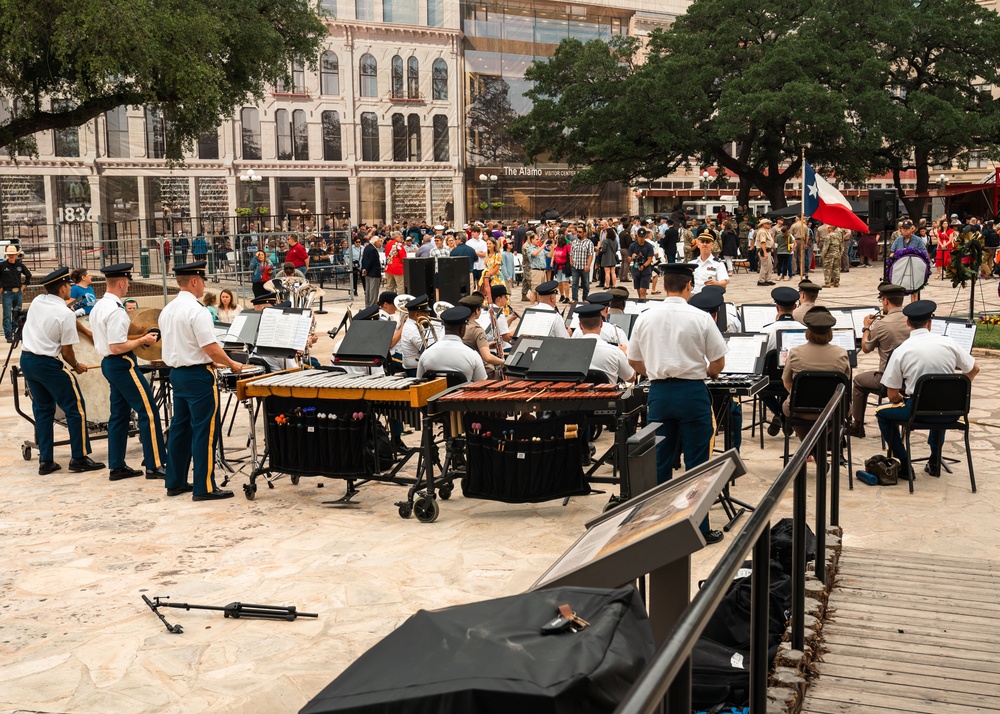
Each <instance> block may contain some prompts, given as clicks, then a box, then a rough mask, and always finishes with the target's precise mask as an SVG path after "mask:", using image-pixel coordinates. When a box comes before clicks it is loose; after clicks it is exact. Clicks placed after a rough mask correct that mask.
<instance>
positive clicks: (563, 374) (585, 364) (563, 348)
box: [525, 337, 597, 382]
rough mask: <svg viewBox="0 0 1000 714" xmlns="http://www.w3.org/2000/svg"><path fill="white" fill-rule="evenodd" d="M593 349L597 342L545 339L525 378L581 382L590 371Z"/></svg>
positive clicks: (556, 338) (555, 338) (595, 347)
mask: <svg viewBox="0 0 1000 714" xmlns="http://www.w3.org/2000/svg"><path fill="white" fill-rule="evenodd" d="M595 349H597V342H596V341H594V340H572V339H570V340H567V339H563V338H559V337H547V338H545V339H543V340H542V344H541V347H539V349H538V352H537V354H535V356H534V359H533V360H532V361H531V366H530V367H528V373H527V374H526V375H525V377H526V378H527V379H533V380H544V381H555V382H581V381H583V380H584V379H586V378H587V373H588V372H589V371H590V361H591V359H593V357H594V350H595Z"/></svg>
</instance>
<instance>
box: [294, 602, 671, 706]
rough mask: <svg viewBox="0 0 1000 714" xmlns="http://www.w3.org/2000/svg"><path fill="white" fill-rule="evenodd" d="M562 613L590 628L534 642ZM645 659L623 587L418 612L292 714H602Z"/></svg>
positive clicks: (645, 632) (638, 610)
mask: <svg viewBox="0 0 1000 714" xmlns="http://www.w3.org/2000/svg"><path fill="white" fill-rule="evenodd" d="M562 604H568V605H569V606H570V607H571V608H572V609H573V610H574V611H575V612H576V613H577V615H578V616H580V617H581V618H583V619H584V620H587V621H588V622H590V626H589V627H585V628H583V629H581V630H579V631H578V632H575V633H574V632H568V631H567V632H564V633H561V634H554V635H543V634H541V628H542V626H543V625H545V624H546V623H548V622H549V621H551V620H552V619H553V618H554V617H556V615H557V614H558V610H557V608H558V607H559V605H562ZM655 649H656V648H655V645H654V643H653V632H652V629H651V628H650V625H649V620H648V618H647V617H646V610H645V608H644V606H643V604H642V600H641V599H640V597H639V594H638V592H636V590H635V588H634V587H632V586H627V587H624V588H618V589H615V590H607V589H601V588H579V587H563V588H554V589H551V590H539V591H536V592H529V593H524V594H523V595H514V596H512V597H505V598H499V599H496V600H488V601H486V602H477V603H471V604H469V605H459V606H457V607H451V608H447V609H444V610H437V611H435V612H427V611H424V610H421V611H419V612H417V614H415V615H414V616H413V617H411V618H410V619H408V620H407V621H406V622H404V623H403V624H402V625H401V626H400V627H399V628H398V629H397V630H396V631H395V632H393V633H392V634H390V635H388V636H387V637H386V638H385V639H383V640H382V641H381V642H379V643H378V644H377V645H375V646H374V647H372V648H371V649H370V650H368V652H366V653H365V654H363V655H362V656H361V657H360V658H359V659H358V660H357V661H356V662H354V664H352V665H351V666H350V667H348V668H347V670H345V671H344V673H343V674H341V675H340V676H339V677H337V679H335V680H334V681H333V682H331V683H330V684H329V685H327V686H326V688H325V689H323V691H322V692H320V693H319V694H318V695H317V696H316V697H315V698H313V700H312V701H310V702H309V703H308V704H307V705H306V706H305V707H304V708H303V709H302V710H301V712H300V714H327V713H332V712H350V713H351V714H376V713H377V714H426V713H427V712H434V713H435V714H446V713H448V712H460V713H461V714H468V713H469V712H475V713H476V714H509V713H510V712H517V713H518V714H555V713H556V712H573V713H574V714H591V713H594V714H596V713H598V712H609V713H610V712H613V711H614V710H615V707H616V706H617V704H618V702H620V701H621V699H622V698H623V697H624V695H625V694H626V692H628V690H629V688H630V687H631V686H632V684H633V683H634V682H635V680H636V678H637V677H638V676H639V674H640V672H642V670H643V668H644V667H645V666H646V663H647V662H648V661H649V659H650V658H651V657H652V656H653V653H654V652H655Z"/></svg>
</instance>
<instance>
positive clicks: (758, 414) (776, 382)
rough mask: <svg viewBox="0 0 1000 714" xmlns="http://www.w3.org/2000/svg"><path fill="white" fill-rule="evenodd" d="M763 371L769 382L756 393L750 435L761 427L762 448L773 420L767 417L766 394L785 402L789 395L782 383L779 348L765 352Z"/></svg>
mask: <svg viewBox="0 0 1000 714" xmlns="http://www.w3.org/2000/svg"><path fill="white" fill-rule="evenodd" d="M762 371H763V374H764V376H765V377H767V379H768V384H767V386H766V387H764V388H763V389H762V390H760V391H759V392H757V394H755V395H754V398H753V399H754V401H753V414H754V417H753V420H752V421H751V422H750V436H751V437H753V430H754V428H755V427H757V428H759V429H760V448H762V449H763V448H764V430H765V429H766V428H767V425H768V423H769V422H770V421H771V420H770V419H768V418H767V407H766V405H765V404H764V397H765V396H773V397H774V398H775V399H777V400H778V402H779V403H780V402H783V401H784V400H785V397H787V396H788V391H787V390H786V389H785V386H784V385H783V384H782V383H781V367H779V366H778V350H768V351H767V352H766V353H765V354H764V363H763V367H762Z"/></svg>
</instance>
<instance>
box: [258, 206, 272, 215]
mask: <svg viewBox="0 0 1000 714" xmlns="http://www.w3.org/2000/svg"><path fill="white" fill-rule="evenodd" d="M268 213H270V210H268V208H267V206H257V215H258V216H266V215H267V214H268Z"/></svg>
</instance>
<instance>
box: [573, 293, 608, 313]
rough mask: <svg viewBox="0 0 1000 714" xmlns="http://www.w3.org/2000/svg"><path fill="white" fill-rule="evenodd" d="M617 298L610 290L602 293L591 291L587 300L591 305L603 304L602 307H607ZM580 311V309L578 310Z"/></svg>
mask: <svg viewBox="0 0 1000 714" xmlns="http://www.w3.org/2000/svg"><path fill="white" fill-rule="evenodd" d="M614 299H615V296H614V295H612V294H611V293H609V292H600V293H590V295H588V296H587V302H589V303H590V304H591V305H601V306H602V307H607V306H608V304H609V303H610V302H611V301H612V300H614ZM577 312H579V310H577Z"/></svg>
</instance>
